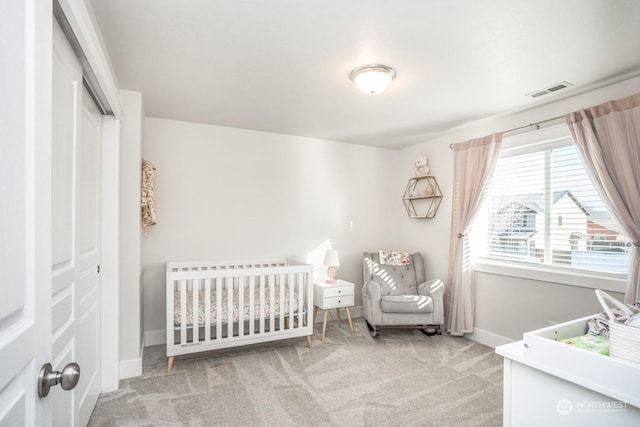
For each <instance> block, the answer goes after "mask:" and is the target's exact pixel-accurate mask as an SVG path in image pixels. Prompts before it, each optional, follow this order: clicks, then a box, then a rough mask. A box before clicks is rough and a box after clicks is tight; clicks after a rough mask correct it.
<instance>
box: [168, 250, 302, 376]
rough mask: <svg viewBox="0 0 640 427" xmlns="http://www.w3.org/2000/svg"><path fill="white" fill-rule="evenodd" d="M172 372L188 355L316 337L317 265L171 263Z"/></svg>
mask: <svg viewBox="0 0 640 427" xmlns="http://www.w3.org/2000/svg"><path fill="white" fill-rule="evenodd" d="M166 277H167V281H166V288H167V358H168V360H167V372H171V370H172V369H173V362H174V357H175V356H179V355H182V354H188V353H196V352H201V351H209V350H216V349H221V348H228V347H236V346H241V345H246V344H256V343H261V342H267V341H274V340H281V339H286V338H295V337H303V336H304V337H306V339H307V345H308V346H309V347H311V335H313V319H312V318H311V316H312V312H313V310H312V308H313V280H312V266H311V265H308V264H303V263H299V262H296V261H292V260H289V259H259V260H239V261H207V262H204V261H194V262H168V263H167V276H166Z"/></svg>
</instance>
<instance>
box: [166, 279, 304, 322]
mask: <svg viewBox="0 0 640 427" xmlns="http://www.w3.org/2000/svg"><path fill="white" fill-rule="evenodd" d="M274 288H275V289H274V295H275V301H274V311H273V316H274V317H278V316H281V315H282V316H287V315H289V314H290V310H289V302H290V298H289V288H288V287H287V286H285V290H284V307H280V286H278V285H276V286H274ZM173 301H174V306H173V321H174V324H175V326H180V325H181V323H182V313H181V309H180V305H181V293H180V291H176V292H175V294H174V298H173ZM210 306H211V310H210V311H211V325H215V324H216V323H218V321H221V322H222V323H228V322H229V291H228V289H227V288H226V286H225V287H224V288H223V290H222V301H221V310H220V311H221V312H220V315H219V316H218V310H217V302H216V290H215V289H211V305H210ZM292 307H293V312H294V313H295V312H296V311H297V308H298V293H297V292H293V306H292ZM251 310H253V313H254V319H255V320H259V319H260V311H261V310H260V289H259V288H257V287H256V289H255V291H254V306H253V307H251V306H250V298H249V290H248V289H245V291H244V301H243V304H242V309H241V308H240V304H239V301H238V295H237V294H235V295H233V313H231V321H232V322H238V321H247V320H249V319H250V317H249V313H251ZM186 311H187V313H186V315H187V316H186V324H187V326H193V319H194V313H193V292H192V291H188V292H187V310H186ZM205 311H206V308H205V293H204V290H200V291H199V292H198V312H197V322H198V325H200V326H204V324H205ZM262 312H263V313H264V317H265V318H266V319H268V318H269V317H271V306H270V290H269V287H266V288H265V292H264V304H263V306H262ZM241 313H242V317H241Z"/></svg>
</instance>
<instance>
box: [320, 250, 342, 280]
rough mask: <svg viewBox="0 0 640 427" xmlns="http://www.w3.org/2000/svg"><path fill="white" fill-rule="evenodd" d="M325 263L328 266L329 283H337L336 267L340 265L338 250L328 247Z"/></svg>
mask: <svg viewBox="0 0 640 427" xmlns="http://www.w3.org/2000/svg"><path fill="white" fill-rule="evenodd" d="M324 265H325V266H326V267H327V276H328V278H327V280H326V282H327V283H336V279H335V276H336V269H337V267H339V266H340V259H339V258H338V251H337V250H335V249H327V252H325V254H324Z"/></svg>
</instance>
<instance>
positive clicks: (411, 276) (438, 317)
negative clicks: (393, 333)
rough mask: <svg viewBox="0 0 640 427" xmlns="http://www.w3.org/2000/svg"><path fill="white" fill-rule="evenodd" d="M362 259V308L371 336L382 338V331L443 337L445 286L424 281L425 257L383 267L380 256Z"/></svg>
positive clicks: (367, 254) (367, 255)
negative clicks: (407, 330) (414, 330)
mask: <svg viewBox="0 0 640 427" xmlns="http://www.w3.org/2000/svg"><path fill="white" fill-rule="evenodd" d="M363 255H364V256H363V260H362V272H363V276H364V285H363V286H362V305H363V314H364V318H365V320H366V321H367V327H368V328H369V333H370V334H371V336H372V337H377V336H379V335H380V328H381V327H391V328H407V327H409V328H418V329H420V330H421V331H422V332H424V333H425V334H426V335H435V334H438V335H440V334H442V330H441V328H440V327H441V325H442V324H443V323H444V303H443V297H444V283H443V282H442V281H441V280H438V279H434V280H425V271H424V261H423V259H422V255H421V254H420V253H419V252H416V253H413V254H410V262H409V264H408V265H382V264H381V263H380V256H379V253H378V252H364V254H363Z"/></svg>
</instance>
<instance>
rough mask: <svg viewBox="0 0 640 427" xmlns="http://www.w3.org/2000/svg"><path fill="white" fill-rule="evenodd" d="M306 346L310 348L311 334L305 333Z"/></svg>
mask: <svg viewBox="0 0 640 427" xmlns="http://www.w3.org/2000/svg"><path fill="white" fill-rule="evenodd" d="M307 347H309V348H311V335H307Z"/></svg>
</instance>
